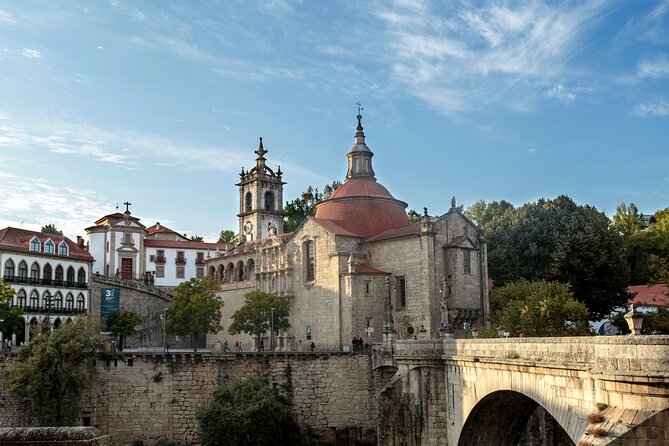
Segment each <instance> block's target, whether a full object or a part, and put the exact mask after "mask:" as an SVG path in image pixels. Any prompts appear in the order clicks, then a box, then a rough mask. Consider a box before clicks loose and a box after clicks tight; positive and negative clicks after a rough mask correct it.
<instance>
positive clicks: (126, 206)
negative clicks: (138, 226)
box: [123, 201, 132, 214]
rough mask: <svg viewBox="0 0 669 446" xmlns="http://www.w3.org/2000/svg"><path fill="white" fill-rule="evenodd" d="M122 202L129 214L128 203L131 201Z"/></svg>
mask: <svg viewBox="0 0 669 446" xmlns="http://www.w3.org/2000/svg"><path fill="white" fill-rule="evenodd" d="M123 204H125V211H126V212H127V213H128V214H129V213H130V210H129V209H128V208H129V207H130V205H131V204H132V203H130V202H128V201H126V202H125V203H123Z"/></svg>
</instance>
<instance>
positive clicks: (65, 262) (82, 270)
mask: <svg viewBox="0 0 669 446" xmlns="http://www.w3.org/2000/svg"><path fill="white" fill-rule="evenodd" d="M92 263H93V257H92V256H91V255H90V254H89V253H88V252H87V251H86V249H84V245H83V240H81V239H79V240H78V243H74V242H73V241H72V240H70V239H69V238H67V237H64V236H62V235H54V234H44V233H41V232H35V231H27V230H25V229H17V228H11V227H8V228H5V229H2V230H0V265H1V267H2V271H3V279H4V281H5V282H7V283H9V284H10V285H11V286H12V288H14V290H15V296H14V298H13V301H12V305H13V306H18V307H20V308H21V309H23V310H24V311H25V313H26V315H25V320H26V326H25V329H24V330H23V332H20V333H3V337H7V336H12V338H13V340H14V341H15V342H16V341H18V342H19V343H22V342H25V341H27V340H28V339H29V338H30V333H31V331H32V332H33V333H34V331H33V330H35V329H36V328H37V327H38V326H39V325H40V324H42V323H44V321H45V320H47V319H48V321H49V324H50V325H51V326H52V327H54V328H58V327H59V326H60V324H62V323H65V322H67V321H69V320H72V319H75V318H76V317H77V315H81V314H85V313H86V312H87V311H88V309H89V308H90V286H89V283H90V277H91V265H92Z"/></svg>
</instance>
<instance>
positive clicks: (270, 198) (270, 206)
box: [265, 191, 274, 211]
mask: <svg viewBox="0 0 669 446" xmlns="http://www.w3.org/2000/svg"><path fill="white" fill-rule="evenodd" d="M265 210H266V211H273V210H274V194H273V193H272V192H271V191H267V192H265Z"/></svg>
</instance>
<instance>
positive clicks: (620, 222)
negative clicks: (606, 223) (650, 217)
mask: <svg viewBox="0 0 669 446" xmlns="http://www.w3.org/2000/svg"><path fill="white" fill-rule="evenodd" d="M611 220H612V221H613V224H614V225H615V227H616V229H617V230H618V231H620V233H621V234H622V235H624V236H625V237H627V236H630V235H634V234H636V233H637V232H639V231H641V230H642V229H643V216H642V215H641V214H640V213H639V209H637V207H636V205H635V204H634V203H630V204H629V206H628V205H626V204H625V203H624V202H623V203H620V204H619V205H618V207H617V208H616V213H615V214H614V215H613V217H611Z"/></svg>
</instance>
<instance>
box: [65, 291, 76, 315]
mask: <svg viewBox="0 0 669 446" xmlns="http://www.w3.org/2000/svg"><path fill="white" fill-rule="evenodd" d="M65 310H67V311H72V310H74V296H73V295H72V293H67V297H66V298H65Z"/></svg>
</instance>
